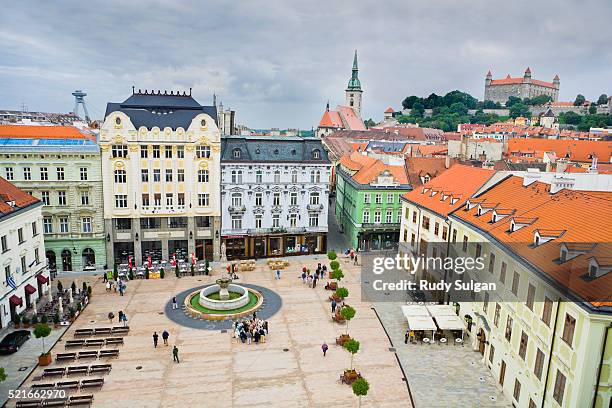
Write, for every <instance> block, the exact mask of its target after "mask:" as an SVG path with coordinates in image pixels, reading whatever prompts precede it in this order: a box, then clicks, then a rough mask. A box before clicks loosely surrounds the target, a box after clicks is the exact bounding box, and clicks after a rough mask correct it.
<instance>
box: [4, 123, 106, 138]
mask: <svg viewBox="0 0 612 408" xmlns="http://www.w3.org/2000/svg"><path fill="white" fill-rule="evenodd" d="M9 138H10V139H88V140H93V141H95V140H96V138H95V136H93V135H87V134H84V133H82V132H81V131H80V130H79V129H77V128H75V127H73V126H30V125H24V126H22V125H0V139H9Z"/></svg>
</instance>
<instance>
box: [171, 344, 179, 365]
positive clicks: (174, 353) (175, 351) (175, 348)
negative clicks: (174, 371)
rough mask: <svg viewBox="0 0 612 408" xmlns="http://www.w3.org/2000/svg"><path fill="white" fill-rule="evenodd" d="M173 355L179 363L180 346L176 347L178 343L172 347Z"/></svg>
mask: <svg viewBox="0 0 612 408" xmlns="http://www.w3.org/2000/svg"><path fill="white" fill-rule="evenodd" d="M172 357H173V358H174V361H176V362H177V363H180V361H179V358H178V347H176V345H175V346H174V348H173V349H172Z"/></svg>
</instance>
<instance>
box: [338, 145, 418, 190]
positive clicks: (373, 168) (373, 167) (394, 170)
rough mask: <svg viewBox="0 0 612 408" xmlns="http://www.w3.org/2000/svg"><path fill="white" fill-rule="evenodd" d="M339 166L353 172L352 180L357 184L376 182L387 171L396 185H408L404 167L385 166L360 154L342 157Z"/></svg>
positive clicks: (354, 153)
mask: <svg viewBox="0 0 612 408" xmlns="http://www.w3.org/2000/svg"><path fill="white" fill-rule="evenodd" d="M340 164H341V165H342V166H344V167H346V168H347V169H349V170H351V171H353V172H355V173H354V174H353V176H352V178H353V180H355V181H356V182H357V183H359V184H370V183H372V182H375V181H377V179H378V176H380V175H381V174H382V173H383V172H384V171H388V172H389V173H390V174H391V175H392V176H393V178H394V179H395V181H396V182H397V183H400V184H409V181H408V175H407V174H406V168H405V167H404V166H402V165H390V164H385V163H383V162H382V161H380V160H378V159H375V158H373V157H369V156H367V155H365V154H362V153H358V152H353V153H351V154H350V155H346V156H342V157H341V158H340Z"/></svg>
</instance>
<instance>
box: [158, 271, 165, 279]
mask: <svg viewBox="0 0 612 408" xmlns="http://www.w3.org/2000/svg"><path fill="white" fill-rule="evenodd" d="M164 276H166V272H165V271H164V268H161V269H160V270H159V278H160V279H164Z"/></svg>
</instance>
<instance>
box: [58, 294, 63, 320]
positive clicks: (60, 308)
mask: <svg viewBox="0 0 612 408" xmlns="http://www.w3.org/2000/svg"><path fill="white" fill-rule="evenodd" d="M57 313H58V314H59V315H60V319H61V318H62V316H63V315H64V306H63V305H62V298H61V296H60V298H59V306H58V307H57Z"/></svg>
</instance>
